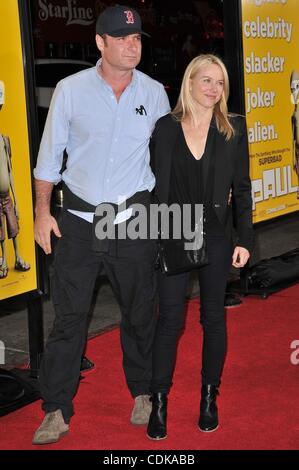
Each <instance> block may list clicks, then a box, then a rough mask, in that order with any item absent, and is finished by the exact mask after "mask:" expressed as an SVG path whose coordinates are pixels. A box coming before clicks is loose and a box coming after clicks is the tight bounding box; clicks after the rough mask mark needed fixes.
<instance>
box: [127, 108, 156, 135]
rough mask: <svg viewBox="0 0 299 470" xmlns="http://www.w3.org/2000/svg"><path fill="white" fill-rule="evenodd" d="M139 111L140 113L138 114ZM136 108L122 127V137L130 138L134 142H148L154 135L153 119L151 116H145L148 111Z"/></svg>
mask: <svg viewBox="0 0 299 470" xmlns="http://www.w3.org/2000/svg"><path fill="white" fill-rule="evenodd" d="M137 109H139V111H138V112H137ZM141 111H142V109H140V108H136V110H134V112H133V113H132V114H131V116H130V118H128V119H127V120H126V121H125V122H124V123H123V126H122V137H123V138H124V139H126V138H128V139H130V140H132V141H137V142H142V141H145V140H148V139H149V138H150V136H151V133H152V127H153V125H152V119H151V117H150V116H149V115H147V114H145V112H146V111H144V110H143V113H142V114H141Z"/></svg>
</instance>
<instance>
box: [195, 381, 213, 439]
mask: <svg viewBox="0 0 299 470" xmlns="http://www.w3.org/2000/svg"><path fill="white" fill-rule="evenodd" d="M217 395H218V389H217V386H216V385H203V386H202V387H201V401H200V417H199V421H198V427H199V429H200V430H201V431H203V432H211V431H216V429H217V428H218V410H217V405H216V397H217Z"/></svg>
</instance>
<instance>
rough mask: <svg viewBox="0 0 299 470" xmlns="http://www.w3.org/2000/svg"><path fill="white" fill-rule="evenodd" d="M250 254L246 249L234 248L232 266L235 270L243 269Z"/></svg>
mask: <svg viewBox="0 0 299 470" xmlns="http://www.w3.org/2000/svg"><path fill="white" fill-rule="evenodd" d="M249 256H250V253H249V251H248V250H246V248H242V247H241V246H236V248H235V249H234V253H233V260H232V265H233V266H234V267H235V268H243V266H245V264H246V263H247V261H248V259H249Z"/></svg>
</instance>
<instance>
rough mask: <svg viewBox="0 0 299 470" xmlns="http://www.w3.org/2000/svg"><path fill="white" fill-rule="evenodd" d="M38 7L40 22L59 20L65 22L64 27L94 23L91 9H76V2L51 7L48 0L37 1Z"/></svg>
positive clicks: (67, 0) (71, 1)
mask: <svg viewBox="0 0 299 470" xmlns="http://www.w3.org/2000/svg"><path fill="white" fill-rule="evenodd" d="M38 5H39V8H40V9H39V12H38V17H39V19H40V20H41V21H47V20H48V19H49V18H50V19H51V18H60V19H65V20H67V21H66V26H70V25H73V24H79V25H81V26H89V25H91V24H92V23H93V22H94V16H93V11H92V8H85V7H78V6H77V1H76V0H66V1H65V4H64V5H53V4H52V3H51V2H49V1H48V0H38Z"/></svg>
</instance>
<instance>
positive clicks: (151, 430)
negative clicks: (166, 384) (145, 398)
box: [147, 393, 167, 440]
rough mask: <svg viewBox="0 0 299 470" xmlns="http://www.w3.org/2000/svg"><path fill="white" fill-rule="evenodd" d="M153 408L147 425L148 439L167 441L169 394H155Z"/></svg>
mask: <svg viewBox="0 0 299 470" xmlns="http://www.w3.org/2000/svg"><path fill="white" fill-rule="evenodd" d="M152 403H153V408H152V412H151V415H150V418H149V422H148V425H147V437H149V438H150V439H157V440H158V439H166V437H167V428H166V420H167V393H153V396H152Z"/></svg>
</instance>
